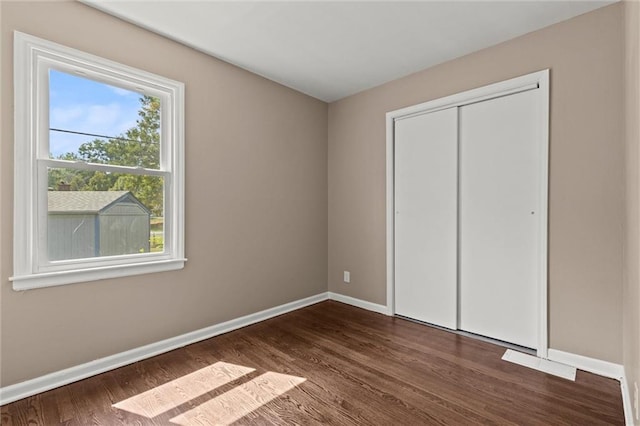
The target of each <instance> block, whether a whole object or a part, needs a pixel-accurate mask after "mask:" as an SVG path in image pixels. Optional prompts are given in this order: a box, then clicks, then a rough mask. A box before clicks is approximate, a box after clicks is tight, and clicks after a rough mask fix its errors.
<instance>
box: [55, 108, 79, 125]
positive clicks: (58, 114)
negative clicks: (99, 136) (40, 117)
mask: <svg viewBox="0 0 640 426" xmlns="http://www.w3.org/2000/svg"><path fill="white" fill-rule="evenodd" d="M83 113H84V108H83V107H81V106H75V105H74V106H71V107H66V108H64V107H58V108H53V109H52V110H51V112H50V117H49V121H50V123H51V127H64V125H66V124H68V123H70V122H72V121H75V120H77V119H78V118H80V117H81V116H82V114H83Z"/></svg>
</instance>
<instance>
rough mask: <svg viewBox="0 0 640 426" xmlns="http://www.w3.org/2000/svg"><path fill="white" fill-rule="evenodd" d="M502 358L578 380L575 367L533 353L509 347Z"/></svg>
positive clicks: (564, 377)
mask: <svg viewBox="0 0 640 426" xmlns="http://www.w3.org/2000/svg"><path fill="white" fill-rule="evenodd" d="M502 359H503V360H505V361H509V362H513V363H514V364H518V365H522V366H524V367H529V368H533V369H534V370H538V371H542V372H543V373H548V374H553V375H554V376H558V377H562V378H563V379H567V380H572V381H575V380H576V369H575V367H570V366H568V365H565V364H560V363H559V362H555V361H549V360H548V359H542V358H537V357H535V356H533V355H527V354H523V353H522V352H516V351H514V350H511V349H507V351H506V352H505V353H504V355H503V356H502Z"/></svg>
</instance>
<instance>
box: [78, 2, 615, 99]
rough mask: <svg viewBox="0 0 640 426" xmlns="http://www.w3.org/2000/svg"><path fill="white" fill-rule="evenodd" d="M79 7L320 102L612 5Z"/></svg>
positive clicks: (147, 4)
mask: <svg viewBox="0 0 640 426" xmlns="http://www.w3.org/2000/svg"><path fill="white" fill-rule="evenodd" d="M81 1H83V2H84V3H86V4H88V5H90V6H93V7H96V8H98V9H100V10H102V11H104V12H107V13H109V14H112V15H114V16H117V17H120V18H122V19H124V20H127V21H130V22H132V23H134V24H137V25H140V26H142V27H144V28H147V29H149V30H151V31H154V32H156V33H159V34H162V35H164V36H166V37H169V38H171V39H174V40H176V41H179V42H181V43H184V44H186V45H188V46H191V47H193V48H196V49H198V50H200V51H202V52H205V53H207V54H210V55H212V56H215V57H216V58H220V59H222V60H224V61H227V62H230V63H232V64H235V65H237V66H239V67H241V68H244V69H247V70H249V71H252V72H254V73H256V74H259V75H261V76H264V77H266V78H268V79H270V80H273V81H276V82H278V83H281V84H283V85H285V86H288V87H291V88H293V89H296V90H298V91H300V92H303V93H306V94H308V95H311V96H313V97H315V98H318V99H321V100H323V101H327V102H331V101H334V100H337V99H340V98H343V97H345V96H348V95H351V94H354V93H357V92H360V91H362V90H365V89H368V88H371V87H374V86H377V85H379V84H382V83H384V82H387V81H390V80H394V79H397V78H400V77H403V76H405V75H408V74H411V73H414V72H416V71H419V70H422V69H425V68H428V67H430V66H433V65H436V64H439V63H442V62H445V61H448V60H450V59H453V58H457V57H460V56H463V55H465V54H468V53H471V52H474V51H476V50H479V49H483V48H485V47H489V46H492V45H495V44H497V43H500V42H503V41H506V40H509V39H511V38H514V37H517V36H519V35H522V34H525V33H528V32H531V31H535V30H537V29H539V28H543V27H545V26H548V25H551V24H554V23H556V22H560V21H563V20H566V19H569V18H571V17H573V16H577V15H580V14H583V13H586V12H589V11H591V10H594V9H597V8H599V7H602V6H605V5H607V4H610V3H614V2H615V1H576V0H572V1H564V0H552V1H540V0H537V1H518V0H513V1H504V0H503V1H479V0H475V1H452V0H448V1H411V2H399V1H387V2H380V1H376V2H369V1H353V0H352V1H342V2H328V1H297V2H293V1H289V2H271V1H204V0H201V1H184V0H182V1H171V0H169V1H167V0H164V1H159V0H142V1H141V0H137V1H132V0H81Z"/></svg>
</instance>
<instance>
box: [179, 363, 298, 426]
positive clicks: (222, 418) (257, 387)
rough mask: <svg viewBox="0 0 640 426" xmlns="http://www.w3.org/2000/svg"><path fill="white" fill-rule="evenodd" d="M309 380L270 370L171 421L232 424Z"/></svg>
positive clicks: (182, 425)
mask: <svg viewBox="0 0 640 426" xmlns="http://www.w3.org/2000/svg"><path fill="white" fill-rule="evenodd" d="M305 381H306V379H304V378H302V377H296V376H290V375H287V374H280V373H274V372H267V373H264V374H262V375H261V376H258V377H256V378H255V379H253V380H250V381H248V382H245V383H242V384H240V385H238V386H236V387H235V388H233V389H231V390H230V391H228V392H226V393H223V394H222V395H220V396H218V397H216V398H213V399H211V400H209V401H207V402H205V403H203V404H201V405H200V406H198V407H196V408H194V409H192V410H190V411H187V412H185V413H183V414H180V415H179V416H176V417H174V418H173V419H171V420H170V421H171V422H172V423H175V424H178V425H180V426H192V425H211V424H215V425H228V424H231V423H233V422H235V421H237V420H239V419H241V418H242V417H244V416H246V415H247V414H249V413H251V412H252V411H255V410H257V409H258V408H260V407H261V406H263V405H265V404H267V403H268V402H270V401H272V400H274V399H276V398H277V397H279V396H281V395H283V394H284V393H286V392H287V391H289V390H291V389H293V388H295V387H296V386H298V385H300V384H301V383H303V382H305Z"/></svg>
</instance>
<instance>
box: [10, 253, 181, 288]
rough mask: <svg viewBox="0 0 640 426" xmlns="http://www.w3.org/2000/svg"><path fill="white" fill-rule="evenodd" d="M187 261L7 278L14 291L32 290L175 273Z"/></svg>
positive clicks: (173, 260) (162, 261) (167, 261)
mask: <svg viewBox="0 0 640 426" xmlns="http://www.w3.org/2000/svg"><path fill="white" fill-rule="evenodd" d="M186 260H187V259H170V260H161V261H155V262H145V263H137V264H129V265H114V266H105V267H99V268H90V269H76V270H72V271H58V272H47V273H40V274H32V275H21V276H14V277H11V278H9V280H10V281H12V282H13V289H14V290H16V291H22V290H31V289H34V288H43V287H53V286H58V285H65V284H74V283H81V282H88V281H97V280H106V279H110V278H121V277H128V276H132V275H142V274H150V273H154V272H166V271H175V270H177V269H182V268H184V263H185V262H186Z"/></svg>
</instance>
